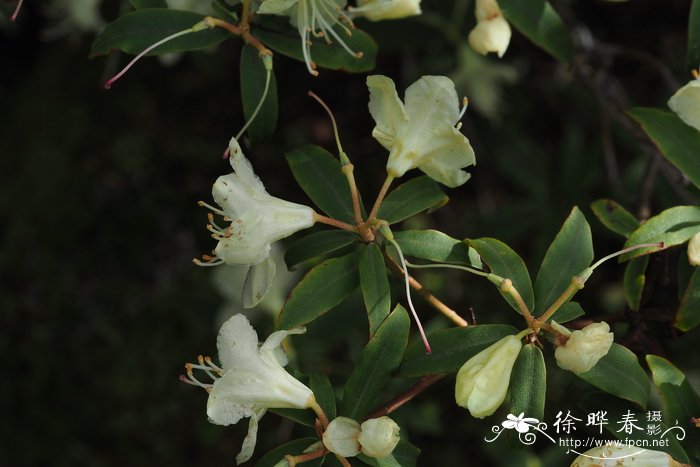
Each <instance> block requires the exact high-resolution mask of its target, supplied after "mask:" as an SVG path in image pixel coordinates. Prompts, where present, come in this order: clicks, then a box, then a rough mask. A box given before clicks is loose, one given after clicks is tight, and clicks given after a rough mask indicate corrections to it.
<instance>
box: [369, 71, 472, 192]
mask: <svg viewBox="0 0 700 467" xmlns="http://www.w3.org/2000/svg"><path fill="white" fill-rule="evenodd" d="M367 87H368V88H369V91H370V95H369V111H370V113H371V114H372V117H373V118H374V121H375V122H376V126H375V127H374V130H372V136H374V138H375V139H376V140H377V141H379V143H380V144H381V145H382V146H384V147H385V148H386V149H388V150H389V151H390V152H389V160H388V162H387V165H386V170H387V173H388V174H389V176H391V177H400V176H402V175H403V174H404V173H406V171H408V170H410V169H413V168H419V169H420V170H422V171H423V172H425V173H426V174H428V175H429V176H430V177H432V178H433V179H435V180H437V181H438V182H440V183H442V184H444V185H447V186H449V187H456V186H459V185H462V184H463V183H464V182H466V181H467V180H468V179H469V174H468V173H467V172H465V171H464V170H460V169H462V168H463V167H467V166H469V165H474V164H476V160H475V158H474V150H473V149H472V147H471V145H470V144H469V140H468V139H467V137H466V136H464V135H463V134H462V133H460V132H459V130H458V129H457V128H456V127H455V125H457V122H458V121H459V119H460V117H461V116H462V113H460V109H459V98H458V97H457V91H456V90H455V86H454V83H453V82H452V80H450V79H449V78H447V77H445V76H423V77H422V78H421V79H419V80H418V81H416V82H415V83H413V84H412V85H411V86H409V87H408V89H406V95H405V98H404V101H405V105H404V103H403V102H401V100H400V99H399V96H398V94H397V93H396V87H395V86H394V82H393V81H392V80H391V79H390V78H387V77H386V76H381V75H373V76H369V77H367ZM462 112H464V109H462Z"/></svg>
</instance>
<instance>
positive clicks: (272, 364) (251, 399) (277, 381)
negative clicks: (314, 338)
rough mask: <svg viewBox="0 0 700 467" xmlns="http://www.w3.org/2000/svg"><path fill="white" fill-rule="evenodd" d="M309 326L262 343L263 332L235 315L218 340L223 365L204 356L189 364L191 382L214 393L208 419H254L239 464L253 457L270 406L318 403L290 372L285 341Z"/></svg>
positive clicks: (230, 421)
mask: <svg viewBox="0 0 700 467" xmlns="http://www.w3.org/2000/svg"><path fill="white" fill-rule="evenodd" d="M304 332H306V329H304V328H296V329H292V330H289V331H277V332H274V333H272V334H270V336H269V337H268V338H267V340H266V341H265V342H264V343H263V344H262V345H259V344H258V334H257V333H256V332H255V329H253V327H252V326H251V325H250V323H249V322H248V318H246V317H245V316H244V315H234V316H233V317H232V318H230V319H229V320H228V321H226V322H225V323H224V324H223V326H221V330H220V331H219V336H218V338H217V340H216V346H217V349H218V351H219V361H220V362H221V366H220V367H219V366H217V365H215V364H214V363H213V362H212V360H211V359H210V358H209V357H206V358H203V357H202V356H201V355H200V356H199V358H198V364H192V363H188V364H187V365H185V368H186V369H187V374H188V377H184V376H182V377H180V379H181V380H182V381H184V382H186V383H189V384H193V385H195V386H200V387H203V388H204V389H206V390H207V392H208V393H209V400H208V401H207V417H208V418H209V421H210V422H211V423H214V424H216V425H224V426H226V425H232V424H235V423H238V421H239V420H240V419H242V418H244V417H250V423H249V426H248V436H246V438H245V440H244V441H243V446H242V448H241V452H240V453H239V454H238V456H236V462H237V463H239V464H240V463H242V462H245V461H246V460H248V459H250V457H251V456H252V455H253V450H254V449H255V443H256V439H257V429H258V421H259V420H260V418H261V417H262V416H263V415H264V414H265V411H266V410H267V409H268V408H294V409H305V408H309V407H312V406H313V405H314V404H315V403H316V400H315V398H314V394H313V392H312V391H311V389H309V388H308V387H306V386H305V385H304V384H302V383H301V382H300V381H299V380H297V379H295V378H294V377H293V376H292V375H290V374H289V373H288V372H287V371H286V370H285V369H284V366H285V365H286V364H287V357H286V355H285V353H284V351H283V350H282V348H281V344H282V341H283V340H284V338H285V337H287V336H288V335H291V334H303V333H304ZM194 369H198V370H202V371H204V372H205V373H206V374H207V375H208V376H209V377H210V378H211V379H213V380H214V381H213V383H202V382H200V381H199V380H198V379H197V378H195V376H194V374H193V371H192V370H194Z"/></svg>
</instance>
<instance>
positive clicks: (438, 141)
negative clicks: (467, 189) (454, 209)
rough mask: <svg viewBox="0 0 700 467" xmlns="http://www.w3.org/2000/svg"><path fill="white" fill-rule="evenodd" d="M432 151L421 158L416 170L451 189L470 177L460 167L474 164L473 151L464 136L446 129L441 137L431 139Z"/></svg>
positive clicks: (453, 128)
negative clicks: (421, 160)
mask: <svg viewBox="0 0 700 467" xmlns="http://www.w3.org/2000/svg"><path fill="white" fill-rule="evenodd" d="M433 144H434V145H435V147H434V149H433V150H432V151H430V152H428V153H426V155H425V156H424V157H423V161H424V162H421V163H420V164H419V165H418V168H419V169H420V170H422V171H423V172H425V173H426V174H428V175H429V176H430V177H431V178H432V179H434V180H437V181H438V182H440V183H442V184H443V185H446V186H449V187H451V188H454V187H458V186H460V185H463V184H464V183H465V182H466V181H467V180H469V177H470V176H471V175H470V174H468V173H467V172H465V171H464V170H460V169H461V168H462V167H467V166H470V165H474V164H476V157H475V156H474V150H473V149H472V146H471V144H469V140H468V139H467V137H466V136H464V135H463V134H462V133H460V132H459V130H457V129H456V128H455V127H448V130H447V131H445V132H444V135H443V136H441V137H438V136H435V137H434V138H433Z"/></svg>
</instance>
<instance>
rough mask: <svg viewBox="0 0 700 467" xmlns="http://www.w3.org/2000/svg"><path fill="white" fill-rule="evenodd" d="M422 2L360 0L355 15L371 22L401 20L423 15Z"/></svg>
mask: <svg viewBox="0 0 700 467" xmlns="http://www.w3.org/2000/svg"><path fill="white" fill-rule="evenodd" d="M420 2H421V0H359V1H358V2H357V7H356V8H350V12H351V13H352V14H353V15H359V16H364V17H365V18H367V19H368V20H370V21H381V20H384V19H399V18H405V17H407V16H415V15H420V14H421V9H420Z"/></svg>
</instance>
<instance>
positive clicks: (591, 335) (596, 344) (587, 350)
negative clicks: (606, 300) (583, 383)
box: [552, 321, 615, 373]
mask: <svg viewBox="0 0 700 467" xmlns="http://www.w3.org/2000/svg"><path fill="white" fill-rule="evenodd" d="M552 326H553V327H554V329H556V330H557V331H559V332H560V333H562V334H564V335H565V336H568V338H569V339H568V340H567V341H566V344H564V345H560V346H559V347H557V350H555V351H554V358H555V359H556V360H557V365H559V368H561V369H563V370H569V371H572V372H574V373H584V372H586V371H588V370H590V369H591V368H593V367H594V366H595V365H596V363H598V361H599V360H600V359H601V358H603V357H604V356H606V355H607V354H608V351H609V350H610V346H612V343H613V338H614V337H615V336H614V334H613V333H612V332H610V326H608V323H606V322H605V321H601V322H600V323H593V324H589V325H588V326H586V327H585V328H583V329H581V330H580V331H574V332H571V331H569V330H568V329H566V328H565V327H564V326H561V325H560V324H557V323H556V322H555V321H552Z"/></svg>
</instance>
